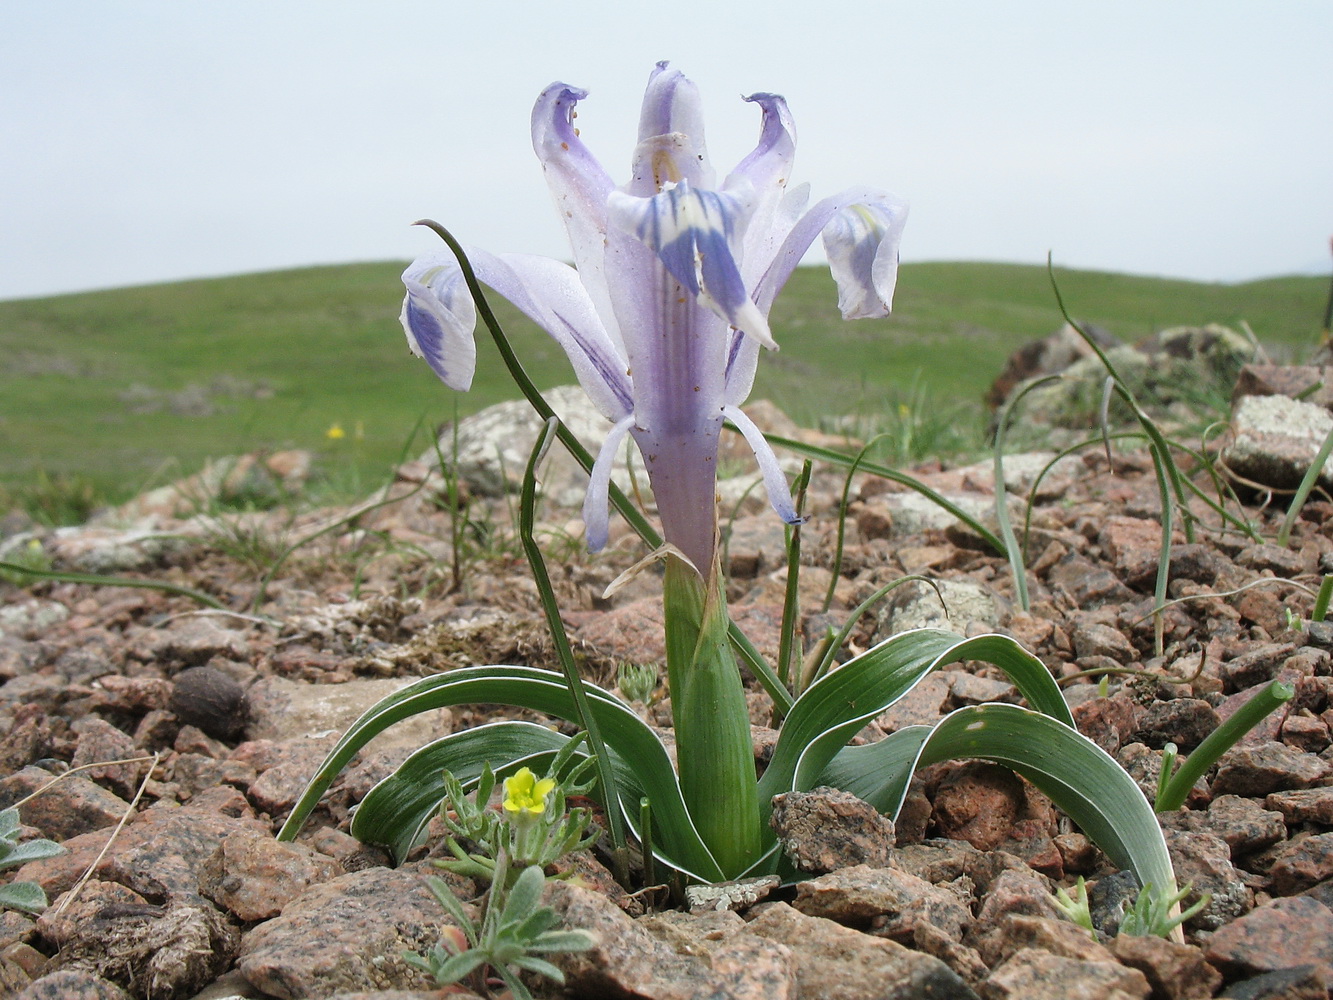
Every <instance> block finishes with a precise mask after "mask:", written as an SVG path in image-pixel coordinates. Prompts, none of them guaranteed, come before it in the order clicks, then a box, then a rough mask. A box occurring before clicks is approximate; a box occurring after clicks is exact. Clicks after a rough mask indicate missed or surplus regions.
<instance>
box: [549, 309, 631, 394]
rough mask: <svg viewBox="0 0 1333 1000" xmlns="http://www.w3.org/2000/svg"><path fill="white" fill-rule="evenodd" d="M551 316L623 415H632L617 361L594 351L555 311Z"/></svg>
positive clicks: (580, 333) (552, 311)
mask: <svg viewBox="0 0 1333 1000" xmlns="http://www.w3.org/2000/svg"><path fill="white" fill-rule="evenodd" d="M551 315H552V316H554V317H555V318H556V319H558V320H559V321H560V322H561V323H562V324H563V325H564V327H565V330H566V331H568V333H569V336H570V339H571V340H573V341H574V343H575V344H577V345H578V348H579V350H580V351H581V352H582V353H583V356H584V357H585V358H587V359H588V363H589V364H591V365H592V367H593V370H594V371H595V372H596V373H597V377H598V378H599V379H601V380H602V384H604V385H605V386H606V387H607V388H608V389H609V390H610V391H611V394H612V395H614V396H615V397H616V402H618V403H620V405H621V406H622V407H623V408H624V411H625V413H626V414H629V413H633V412H634V398H633V396H632V395H631V394H630V392H629V387H628V386H626V384H625V373H624V371H623V370H622V368H621V367H620V365H619V359H608V358H607V357H606V355H605V353H604V352H602V351H599V350H596V349H595V348H594V347H593V345H592V344H591V343H590V342H589V341H588V339H587V338H586V337H585V336H584V335H583V333H582V332H581V331H580V330H579V329H578V327H576V326H575V325H574V324H573V323H571V322H570V321H569V320H567V319H565V317H564V316H562V315H561V314H560V313H559V312H558V311H557V310H554V309H552V310H551ZM613 362H614V363H613Z"/></svg>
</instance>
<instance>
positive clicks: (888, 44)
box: [0, 0, 1333, 298]
mask: <svg viewBox="0 0 1333 1000" xmlns="http://www.w3.org/2000/svg"><path fill="white" fill-rule="evenodd" d="M827 7H828V9H829V10H831V11H832V12H833V13H830V14H816V13H815V10H816V8H817V5H816V4H814V3H810V2H809V0H806V2H802V3H794V2H789V0H768V2H764V3H759V2H755V0H737V2H733V3H730V4H727V3H724V2H719V0H677V2H675V3H671V4H637V3H633V2H630V0H582V2H578V3H550V2H542V3H537V2H531V0H499V2H495V3H491V4H482V3H478V2H464V0H363V2H361V3H350V2H333V0H326V2H319V3H315V2H308V0H303V2H282V0H264V2H253V0H228V2H226V3H213V2H206V0H198V2H182V0H0V247H3V253H2V254H0V298H15V297H24V296H32V295H41V294H49V293H56V292H65V291H73V290H78V289H87V288H103V287H111V286H118V285H125V284H140V283H147V282H156V281H164V280H172V279H176V278H183V277H197V276H207V275H218V274H230V273H238V272H245V271H260V270H268V269H272V268H279V267H291V266H300V265H305V264H314V263H336V262H344V261H353V260H382V259H407V258H410V257H412V256H413V255H415V254H416V253H418V252H420V251H422V250H424V249H428V248H433V246H434V242H433V241H434V237H432V236H430V234H428V233H426V232H425V231H423V230H412V229H409V228H407V224H408V223H410V222H411V221H412V220H414V219H417V218H420V217H422V216H430V217H433V218H436V219H438V220H440V221H441V222H443V223H444V224H445V225H447V226H449V227H450V228H451V229H453V230H454V231H455V233H456V234H457V235H458V236H459V237H460V238H461V239H463V240H464V241H465V242H470V243H475V244H478V245H481V246H485V247H487V248H489V249H492V250H497V251H503V250H514V251H530V252H537V253H544V254H549V255H553V256H564V253H565V252H564V248H563V237H562V233H561V230H560V228H559V226H558V224H557V220H556V218H555V215H554V211H553V209H552V207H551V203H550V200H549V196H548V195H547V192H546V188H545V185H544V183H543V180H542V176H541V171H540V169H539V168H538V166H537V163H536V161H535V159H534V158H533V156H532V152H531V146H530V144H529V139H528V116H529V113H530V110H531V106H532V102H533V100H534V99H535V98H536V96H537V94H538V93H539V92H540V91H541V90H542V89H543V88H544V87H545V86H546V85H547V84H549V83H551V82H552V81H554V80H563V81H565V82H567V83H571V84H575V85H578V86H582V87H586V88H587V89H589V90H590V91H591V95H590V96H589V98H588V99H587V100H586V101H585V102H584V103H583V104H582V105H581V106H580V118H579V121H580V125H581V128H582V134H583V136H584V138H585V139H586V140H587V141H588V143H589V144H590V146H591V147H592V148H593V150H594V151H595V152H597V153H598V154H599V155H600V156H601V158H602V160H603V162H604V163H605V164H606V165H607V166H608V168H609V169H610V170H611V172H612V173H613V175H616V176H622V177H623V176H625V175H626V173H627V170H628V164H629V157H630V152H631V145H632V141H633V135H634V128H635V124H636V119H637V105H638V102H639V100H640V98H641V96H642V91H643V85H644V83H645V81H646V79H647V76H648V72H649V70H650V69H651V67H652V65H653V63H654V62H655V61H657V60H659V59H670V60H672V62H673V63H674V64H675V65H676V66H678V67H679V68H681V69H682V70H684V71H685V72H686V74H688V75H689V76H691V77H692V78H693V79H694V80H695V81H696V82H697V83H698V84H699V86H700V88H701V90H702V92H703V97H704V102H705V110H706V114H707V117H708V138H709V145H710V149H711V151H712V156H713V160H714V162H715V164H716V165H717V166H718V167H719V168H726V167H729V166H730V165H731V164H732V163H734V162H735V161H736V160H737V159H739V157H740V156H741V155H743V153H744V152H745V151H746V150H747V149H748V146H749V145H751V144H753V141H754V137H755V135H756V134H757V129H758V112H757V109H756V108H754V107H753V106H750V105H746V104H743V103H742V102H741V101H740V99H739V98H740V95H742V94H748V93H751V92H754V91H774V92H777V93H781V94H784V95H785V96H786V97H787V99H788V101H789V102H790V105H791V108H792V111H793V114H794V115H795V118H796V123H797V127H798V130H799V136H800V145H799V147H798V157H797V164H796V167H797V169H796V172H795V175H796V179H797V180H798V181H799V180H808V181H810V182H811V184H812V186H813V192H812V193H813V195H814V197H815V198H819V197H822V196H824V195H827V194H832V193H834V192H835V191H837V190H839V189H840V188H842V187H846V186H850V185H853V184H874V185H878V186H881V187H886V188H888V189H890V190H893V191H895V192H897V193H898V194H900V195H901V196H903V197H905V198H906V199H908V200H909V201H910V202H911V204H912V215H911V219H910V221H909V223H908V229H907V235H906V238H905V240H904V243H903V259H904V260H907V261H919V260H941V259H969V260H1006V261H1019V262H1026V263H1040V262H1043V261H1044V260H1045V256H1046V253H1047V251H1048V250H1050V251H1052V252H1053V253H1054V255H1055V259H1056V261H1057V263H1061V264H1065V265H1068V266H1071V267H1087V268H1098V269H1106V270H1117V271H1130V272H1135V273H1141V274H1163V275H1172V276H1180V277H1188V278H1197V279H1203V280H1210V281H1233V280H1240V279H1246V278H1253V277H1259V276H1266V275H1273V274H1282V273H1291V272H1297V271H1300V272H1307V273H1321V274H1322V273H1327V271H1328V269H1329V267H1330V266H1333V261H1331V260H1330V257H1329V250H1328V239H1329V236H1330V234H1333V100H1331V98H1333V60H1331V59H1330V52H1331V51H1333V50H1331V49H1330V45H1333V3H1329V2H1328V0H1281V2H1271V0H1265V2H1244V3H1242V2H1230V0H1151V2H1140V0H1116V2H1095V0H1084V2H1081V3H1080V2H1070V0H1060V2H1036V0H1015V2H1011V3H998V2H984V3H983V2H958V3H950V2H945V0H939V2H922V0H915V2H893V0H865V2H862V0H849V2H842V3H840V2H838V0H831V2H830V3H829V4H828V5H827ZM719 10H720V11H721V12H719Z"/></svg>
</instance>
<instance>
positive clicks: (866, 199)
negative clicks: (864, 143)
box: [754, 188, 907, 319]
mask: <svg viewBox="0 0 1333 1000" xmlns="http://www.w3.org/2000/svg"><path fill="white" fill-rule="evenodd" d="M855 208H862V209H864V210H865V211H866V213H867V215H868V216H869V217H870V218H869V220H866V219H865V217H863V216H858V217H860V218H861V219H862V223H861V225H864V229H863V230H862V229H859V228H858V223H856V222H854V221H852V220H851V219H843V220H839V221H838V222H837V223H836V224H834V225H833V226H832V227H831V233H830V235H831V236H832V242H830V239H829V237H828V236H826V237H825V244H824V245H825V248H826V250H827V252H828V255H829V259H830V264H831V263H832V261H833V260H834V259H835V258H837V259H838V261H839V263H838V265H837V267H836V268H834V269H833V270H834V277H835V278H836V279H837V281H838V285H839V290H838V299H839V303H840V304H841V303H842V302H843V301H847V302H848V304H849V306H851V307H852V308H853V309H856V308H858V306H859V307H864V308H871V307H872V304H871V303H870V302H869V295H870V294H872V293H873V294H874V295H875V296H876V297H877V299H878V303H877V304H874V305H873V308H875V309H878V310H880V311H878V312H859V311H851V312H848V311H846V310H844V312H843V316H844V317H846V318H848V319H853V318H860V317H862V316H867V315H876V316H886V315H888V311H889V306H890V305H891V303H892V299H893V285H894V281H895V280H896V277H897V269H898V244H899V243H900V241H901V240H902V229H903V225H904V224H905V223H906V222H907V203H906V202H904V201H902V200H901V199H899V198H897V197H895V196H894V195H891V194H889V193H887V192H885V191H880V190H878V189H875V188H852V189H850V190H848V191H843V192H842V193H841V194H836V195H833V196H832V197H831V198H825V199H824V200H823V201H821V202H819V204H817V205H815V206H814V207H813V208H811V209H810V210H809V211H808V212H806V213H805V214H804V215H803V216H801V218H800V220H799V221H797V223H796V225H795V226H794V227H793V228H792V230H791V232H790V233H788V234H787V238H786V239H785V240H784V241H783V243H782V246H781V247H780V248H779V250H778V252H777V254H776V255H775V257H774V258H773V262H772V264H771V265H770V266H769V268H768V270H767V271H765V272H764V276H763V278H762V279H761V280H760V282H759V285H758V287H757V288H756V289H755V294H754V298H755V302H757V303H758V304H759V308H760V309H764V310H767V309H768V308H769V307H770V306H772V305H773V299H774V298H775V297H776V296H777V294H778V292H779V291H781V289H782V286H783V285H785V284H786V283H787V279H788V278H790V277H791V273H792V271H794V270H795V269H796V265H797V264H799V263H800V262H801V258H802V257H803V256H805V251H806V250H808V249H809V248H810V244H811V243H813V242H814V241H815V237H816V236H818V235H819V234H820V232H822V231H824V229H825V227H827V226H830V223H833V222H834V219H835V217H837V216H839V215H840V214H841V213H844V212H847V211H848V210H853V212H854V209H855ZM871 220H873V221H871ZM857 240H860V241H862V243H864V245H865V246H869V245H870V244H872V243H873V244H874V246H875V252H874V253H873V255H872V254H864V253H862V255H860V256H857V255H856V254H855V253H853V252H852V251H853V249H854V248H855V247H856V246H857V243H856V241H857ZM881 251H882V253H881ZM861 268H864V270H861Z"/></svg>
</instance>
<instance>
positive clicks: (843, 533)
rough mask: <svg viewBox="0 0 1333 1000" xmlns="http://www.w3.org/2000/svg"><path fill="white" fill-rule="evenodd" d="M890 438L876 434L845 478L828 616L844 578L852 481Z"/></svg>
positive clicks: (827, 599) (826, 600)
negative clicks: (840, 581)
mask: <svg viewBox="0 0 1333 1000" xmlns="http://www.w3.org/2000/svg"><path fill="white" fill-rule="evenodd" d="M888 436H889V434H888V432H887V431H886V432H884V433H881V434H876V435H875V436H874V437H872V438H871V439H870V440H869V441H867V442H866V443H865V444H864V445H863V446H862V448H861V450H860V451H858V452H857V453H856V458H855V459H854V460H853V461H852V464H851V465H850V466H848V467H847V475H846V476H845V477H844V478H843V481H842V499H841V500H840V501H839V503H838V540H837V543H836V544H835V545H834V548H833V568H832V572H831V574H830V575H829V581H828V590H827V591H826V592H825V593H824V606H823V607H822V608H821V609H820V610H821V611H823V613H824V614H828V609H829V608H831V607H832V606H833V595H834V592H835V591H836V590H837V588H838V579H839V578H840V577H841V576H842V554H843V550H844V548H845V547H846V543H847V506H848V501H849V499H850V498H851V493H852V479H853V478H854V477H855V476H856V470H857V469H858V468H860V466H861V463H862V462H864V461H865V459H866V456H867V455H868V454H869V453H870V450H871V449H872V448H873V447H874V446H875V445H876V444H878V443H879V442H880V441H881V440H882V439H884V438H887V437H888Z"/></svg>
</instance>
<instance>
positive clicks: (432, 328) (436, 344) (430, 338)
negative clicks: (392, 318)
mask: <svg viewBox="0 0 1333 1000" xmlns="http://www.w3.org/2000/svg"><path fill="white" fill-rule="evenodd" d="M407 322H408V324H409V325H410V326H411V327H412V335H413V337H415V338H416V342H417V347H419V348H420V349H421V356H422V357H423V358H425V359H426V363H427V364H428V365H430V366H431V368H433V369H435V373H436V374H437V375H439V376H440V378H442V379H446V380H447V379H448V373H447V372H446V371H445V367H444V338H445V332H444V327H443V326H442V325H441V324H440V321H439V319H438V318H436V316H435V314H434V313H432V312H431V311H430V310H429V309H422V308H421V307H420V306H419V305H417V304H416V301H415V300H414V299H413V297H412V296H411V295H410V294H409V295H408V296H407Z"/></svg>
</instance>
